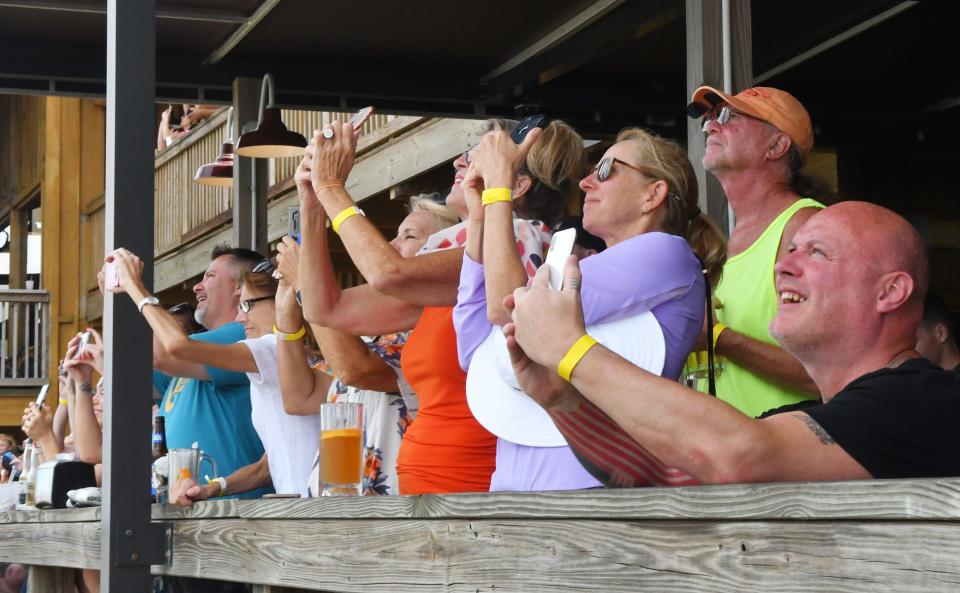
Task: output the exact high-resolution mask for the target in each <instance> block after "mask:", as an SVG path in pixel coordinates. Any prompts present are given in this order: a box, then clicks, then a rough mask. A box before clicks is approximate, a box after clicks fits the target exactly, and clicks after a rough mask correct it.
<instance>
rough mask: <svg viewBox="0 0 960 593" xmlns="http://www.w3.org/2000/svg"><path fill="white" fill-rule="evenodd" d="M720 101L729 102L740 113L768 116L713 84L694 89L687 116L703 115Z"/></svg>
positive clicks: (757, 116)
mask: <svg viewBox="0 0 960 593" xmlns="http://www.w3.org/2000/svg"><path fill="white" fill-rule="evenodd" d="M720 103H727V104H728V105H730V106H731V107H733V108H734V110H736V111H739V112H740V113H744V114H746V115H749V116H752V117H756V118H758V119H763V120H766V118H765V117H764V116H763V115H761V114H759V113H757V112H756V110H755V109H754V108H753V106H752V105H750V104H749V103H746V102H744V101H741V100H740V99H738V98H737V97H736V96H734V95H730V94H728V93H725V92H723V91H721V90H720V89H717V88H714V87H712V86H702V87H700V88H698V89H697V90H695V91H693V95H692V96H691V97H690V103H688V104H687V116H689V117H691V118H693V119H697V118H700V117H703V114H705V113H706V112H708V111H710V110H711V109H713V108H714V107H716V106H717V105H719V104H720Z"/></svg>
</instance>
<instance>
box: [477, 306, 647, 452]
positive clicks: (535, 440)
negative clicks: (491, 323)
mask: <svg viewBox="0 0 960 593" xmlns="http://www.w3.org/2000/svg"><path fill="white" fill-rule="evenodd" d="M587 331H588V332H589V333H590V335H591V336H593V337H594V338H595V339H596V340H597V341H598V342H600V343H601V344H603V345H604V346H606V347H607V348H609V349H611V350H613V351H614V352H616V353H617V354H619V355H620V356H622V357H623V358H625V359H627V360H629V361H630V362H632V363H633V364H635V365H637V366H639V367H641V368H643V369H645V370H647V371H649V372H651V373H654V374H657V375H659V374H660V373H661V372H662V371H663V364H664V361H665V358H666V347H665V342H664V338H663V330H662V329H661V328H660V324H659V322H657V319H656V317H654V315H653V313H650V312H649V311H644V312H641V313H638V314H636V315H633V316H631V317H627V318H625V319H620V320H617V321H612V322H609V323H601V324H597V325H590V326H589V327H587ZM467 403H468V404H469V406H470V411H471V412H472V413H473V415H474V417H475V418H476V419H477V421H478V422H479V423H480V424H481V425H482V426H483V427H484V428H486V429H487V430H488V431H490V432H491V433H493V434H495V435H496V436H498V437H500V438H502V439H505V440H508V441H510V442H512V443H516V444H518V445H525V446H528V447H563V446H566V444H567V441H566V439H564V437H563V435H561V434H560V431H559V430H557V427H556V425H555V424H554V423H553V419H552V418H550V415H549V414H547V412H546V411H545V410H544V409H543V408H542V407H540V404H538V403H536V402H535V401H533V400H532V399H530V396H528V395H527V394H526V393H524V392H523V391H521V390H520V386H519V385H518V384H517V380H516V377H515V376H514V374H513V368H512V367H511V366H510V359H509V356H508V354H507V347H506V341H505V339H504V337H503V333H502V332H501V331H500V328H499V327H494V328H493V329H492V330H491V332H490V335H489V336H487V339H486V341H484V342H483V344H481V345H480V346H479V347H478V348H477V349H476V351H474V354H473V358H472V360H471V361H470V370H469V372H468V373H467Z"/></svg>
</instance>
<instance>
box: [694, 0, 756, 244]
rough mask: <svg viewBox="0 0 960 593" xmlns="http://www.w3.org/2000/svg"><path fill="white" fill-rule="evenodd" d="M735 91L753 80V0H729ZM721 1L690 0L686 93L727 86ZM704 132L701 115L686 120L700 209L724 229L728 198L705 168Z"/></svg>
mask: <svg viewBox="0 0 960 593" xmlns="http://www.w3.org/2000/svg"><path fill="white" fill-rule="evenodd" d="M729 5H730V54H731V55H730V62H731V67H732V82H733V87H732V89H731V90H732V91H733V92H737V91H740V90H742V89H745V88H748V87H750V86H752V81H753V58H752V56H753V53H752V40H751V36H750V0H729ZM722 7H723V3H721V2H720V1H719V0H686V18H687V98H688V99H689V97H690V95H691V94H693V91H694V90H695V89H696V88H697V87H699V86H702V85H710V86H713V87H716V88H719V89H723V83H724V72H723V11H722ZM705 150H706V137H705V136H704V134H703V131H702V129H701V121H700V120H698V119H688V120H687V151H688V154H689V155H690V162H691V163H693V168H694V170H695V171H696V172H697V183H698V185H699V186H700V200H699V201H700V209H701V210H703V211H704V212H706V213H707V214H709V215H710V217H711V218H713V220H714V221H716V223H717V224H718V225H719V226H720V228H722V229H727V228H728V227H729V217H728V211H727V198H726V196H724V195H723V188H722V187H720V183H719V182H718V181H717V180H716V178H715V177H713V175H709V174H707V172H706V171H705V170H704V168H703V155H704V151H705Z"/></svg>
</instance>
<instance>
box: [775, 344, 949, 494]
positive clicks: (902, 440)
mask: <svg viewBox="0 0 960 593" xmlns="http://www.w3.org/2000/svg"><path fill="white" fill-rule="evenodd" d="M791 411H801V412H804V413H806V414H809V415H810V417H811V418H813V419H814V420H816V421H817V424H819V425H820V426H822V427H823V429H824V430H825V431H827V434H829V435H830V436H831V437H833V440H835V441H836V442H837V444H838V445H840V446H841V447H843V450H844V451H846V452H847V453H848V454H849V455H850V456H851V457H853V458H854V459H856V460H857V462H858V463H859V464H860V465H862V466H863V467H864V468H865V469H866V470H867V471H868V472H870V475H872V476H873V477H874V478H934V477H949V476H960V430H958V429H957V423H958V422H960V374H958V373H954V372H951V371H944V370H943V369H941V368H939V367H937V366H934V365H933V364H932V363H930V362H929V361H927V360H926V359H924V358H914V359H911V360H908V361H906V362H904V363H903V364H901V365H900V366H898V367H897V368H894V369H886V368H884V369H880V370H877V371H874V372H872V373H867V374H866V375H863V376H862V377H859V378H857V379H854V380H853V381H852V382H851V383H850V384H849V385H847V386H846V387H844V388H843V390H841V391H840V392H839V393H838V394H836V395H835V396H834V397H833V398H832V399H831V400H830V401H829V402H827V403H825V404H817V403H813V404H811V403H809V402H807V403H805V404H801V405H791V406H784V407H781V408H777V409H775V410H771V411H769V412H766V413H765V414H764V415H763V416H762V417H767V416H771V415H773V414H780V413H783V412H791Z"/></svg>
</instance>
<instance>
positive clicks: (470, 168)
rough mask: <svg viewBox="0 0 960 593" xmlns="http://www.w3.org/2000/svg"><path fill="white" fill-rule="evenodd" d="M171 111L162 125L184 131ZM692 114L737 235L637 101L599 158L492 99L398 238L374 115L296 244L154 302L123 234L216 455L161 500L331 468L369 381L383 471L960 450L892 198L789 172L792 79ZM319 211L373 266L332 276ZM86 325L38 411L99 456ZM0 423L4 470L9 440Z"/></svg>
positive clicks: (489, 479) (242, 490) (177, 425)
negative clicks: (325, 421) (340, 426)
mask: <svg viewBox="0 0 960 593" xmlns="http://www.w3.org/2000/svg"><path fill="white" fill-rule="evenodd" d="M193 107H194V109H192V110H187V112H186V113H185V115H184V116H183V118H181V119H180V122H181V126H182V127H183V125H184V124H183V122H184V121H187V125H186V126H185V127H183V130H185V131H184V133H186V131H189V128H190V125H191V124H192V123H195V122H196V120H197V119H199V118H200V117H201V116H203V108H204V106H193ZM170 111H171V110H170V109H168V110H167V111H166V112H164V117H165V119H164V122H163V123H162V124H161V130H160V134H159V135H158V148H162V146H161V143H166V142H167V141H168V140H167V139H168V138H171V137H174V138H175V137H176V135H175V133H171V134H165V132H166V131H167V127H168V125H169V116H170ZM688 112H689V113H690V115H691V117H696V118H702V121H703V130H704V133H705V134H706V137H707V141H706V154H705V157H704V166H705V168H706V169H707V170H708V171H709V172H710V173H711V174H712V175H714V176H715V177H716V178H717V180H718V181H719V182H720V184H721V186H722V187H723V190H724V192H725V194H726V196H727V198H728V200H729V203H730V205H731V207H732V209H733V214H734V216H735V221H736V224H735V226H734V227H733V229H732V233H731V235H730V238H729V241H727V240H726V239H725V237H724V235H723V233H722V232H720V230H719V229H718V228H717V227H716V225H715V224H714V223H713V222H712V221H711V220H710V219H709V218H708V217H707V216H706V215H705V214H704V213H703V212H701V211H700V208H699V207H698V201H697V200H698V189H697V180H696V176H695V174H694V170H693V167H692V166H691V163H690V161H689V160H688V158H687V156H686V151H685V150H684V149H683V148H682V147H681V146H679V145H677V144H676V143H674V142H673V141H670V140H667V139H664V138H661V137H658V136H656V135H654V134H651V133H649V132H646V131H644V130H641V129H638V128H628V129H625V130H623V131H621V133H620V134H619V135H618V136H617V139H616V141H615V142H614V143H613V144H612V145H611V146H610V147H609V148H608V149H607V150H606V152H604V153H603V155H602V156H601V157H600V158H599V159H598V162H597V163H596V164H595V166H592V167H591V166H590V165H589V164H588V162H587V160H588V159H587V154H586V152H585V150H584V148H583V146H584V143H583V140H582V138H581V137H580V135H579V134H578V133H577V132H576V130H574V129H573V128H571V127H570V126H568V125H566V124H564V123H563V122H559V121H553V122H550V124H549V125H547V126H545V127H543V128H542V129H534V130H532V131H531V132H530V133H529V134H527V135H526V137H525V138H524V139H523V141H522V142H521V143H517V142H515V141H514V139H513V138H511V135H510V134H509V130H510V129H511V128H512V127H513V125H514V122H510V121H504V120H491V121H489V122H488V124H487V129H486V132H485V134H484V135H483V138H482V140H481V141H480V143H479V144H478V145H477V146H475V147H473V148H471V149H470V150H469V151H467V152H465V153H464V154H462V155H460V156H458V157H457V158H456V159H455V160H454V162H453V180H452V185H451V187H450V189H449V191H448V193H447V195H446V198H445V200H444V199H442V198H440V196H439V194H424V195H421V196H417V197H416V198H414V199H412V200H411V202H410V209H409V215H408V216H407V217H406V218H405V219H404V220H403V222H402V223H401V224H400V226H399V227H398V229H397V234H396V237H395V238H394V239H393V240H391V241H388V240H386V239H385V238H383V236H382V235H381V233H380V231H379V230H378V229H377V227H376V226H375V225H374V223H373V222H372V221H370V220H368V219H367V217H366V215H365V214H364V213H363V211H362V210H360V209H359V208H357V207H356V205H355V204H354V201H353V199H352V197H351V196H350V195H349V193H348V191H347V190H346V181H347V178H348V176H349V174H350V171H351V169H352V167H353V164H354V158H355V152H356V141H357V132H355V131H354V130H353V128H352V127H351V126H350V125H349V124H340V123H339V122H334V123H333V124H331V125H330V126H328V127H327V128H325V129H323V130H317V131H316V132H315V134H314V136H313V138H312V139H311V141H310V142H309V145H308V147H307V148H306V150H305V153H304V156H303V159H302V161H301V162H300V164H299V166H298V168H297V171H296V174H295V181H296V187H297V191H298V195H299V201H300V220H301V237H302V239H301V241H302V242H301V243H298V242H297V241H294V240H293V238H290V237H288V238H285V239H284V240H283V241H282V242H281V243H280V244H279V246H278V254H277V256H276V260H275V261H274V260H271V259H269V258H268V257H266V255H267V254H259V253H255V252H252V251H249V250H245V249H238V248H228V247H218V248H217V249H215V250H214V251H213V253H212V257H211V262H210V264H209V266H208V268H207V271H206V272H205V274H204V275H203V279H202V280H201V281H200V282H199V283H197V285H196V286H195V287H194V289H193V291H194V293H195V295H196V301H197V302H196V309H195V311H194V310H193V308H192V307H191V306H190V305H188V304H185V305H178V306H177V307H174V308H173V309H171V310H170V311H167V310H166V309H164V308H163V307H161V306H160V302H159V300H158V299H157V298H156V297H154V296H153V295H151V294H150V293H149V291H148V290H147V289H146V288H145V286H144V285H143V283H142V280H141V273H142V269H143V265H144V264H143V261H142V260H141V259H140V257H141V256H142V255H144V254H139V255H138V254H133V253H130V252H129V251H127V250H125V249H118V250H116V251H114V252H113V253H111V254H109V255H108V256H107V258H106V262H107V264H108V265H112V266H115V267H116V269H117V271H118V277H119V286H116V287H111V288H110V290H113V291H114V292H116V293H118V294H126V295H128V297H129V298H130V299H131V300H132V301H133V302H134V303H135V304H136V305H137V307H138V308H139V309H140V311H141V313H142V314H143V317H144V319H145V321H146V322H147V323H148V324H149V325H150V327H151V328H152V330H153V335H154V366H155V369H156V371H157V373H156V374H155V393H156V396H155V397H156V399H157V403H158V406H159V408H158V414H160V415H162V416H164V418H165V427H166V442H167V445H168V446H169V448H171V449H172V448H188V447H191V446H194V444H197V445H198V446H199V447H200V448H201V449H203V450H204V451H205V452H207V453H208V454H210V455H212V456H213V457H214V458H215V459H216V461H217V463H218V466H219V469H220V474H221V475H220V476H214V477H213V478H210V479H209V480H207V481H202V480H200V477H199V476H191V477H189V478H185V479H181V480H177V481H176V482H175V483H174V484H171V488H170V494H169V501H170V502H171V503H173V504H178V505H191V504H193V503H194V502H196V501H199V500H204V499H209V498H213V497H225V496H226V497H244V498H255V497H260V496H262V495H264V494H265V493H268V492H277V493H281V494H291V495H299V496H311V495H316V494H317V492H318V475H317V465H318V442H319V432H320V429H319V418H318V412H319V410H320V404H321V403H323V402H360V403H362V404H363V408H364V425H365V430H364V439H365V441H364V447H365V452H366V453H365V468H364V483H363V491H364V493H365V494H368V495H391V494H422V493H447V492H485V491H497V490H499V491H504V490H506V491H518V490H526V491H530V490H569V489H580V488H597V487H618V486H642V485H693V484H700V483H713V482H749V481H776V480H836V479H862V478H883V477H932V476H949V475H957V474H958V473H960V464H958V462H957V461H955V460H954V458H953V456H952V455H951V454H950V452H951V451H953V450H954V449H955V448H956V445H957V443H956V440H955V437H953V436H952V435H954V434H955V431H953V430H951V428H950V427H948V426H946V424H945V423H946V422H949V421H950V420H952V419H953V418H955V417H956V415H957V412H958V405H960V403H958V402H960V399H957V388H958V380H960V379H958V375H957V373H956V372H955V371H956V369H957V368H958V366H957V365H960V352H958V349H957V344H956V342H955V325H954V323H953V320H952V316H951V315H950V314H949V310H948V309H947V308H946V307H945V306H944V305H943V303H942V302H940V301H937V300H936V299H927V304H926V307H924V299H925V296H926V289H927V281H928V278H927V275H928V271H927V258H926V253H925V250H924V246H923V243H922V241H921V239H920V237H919V235H918V234H917V232H916V231H915V230H914V229H913V228H912V227H911V226H910V225H909V224H908V223H907V222H906V221H905V220H904V219H903V218H901V217H900V216H898V215H897V214H895V213H893V212H891V211H890V210H887V209H884V208H882V207H880V206H876V205H872V204H868V203H862V202H841V203H839V204H836V205H833V206H830V207H825V202H824V200H822V198H823V195H822V194H820V193H819V192H818V190H817V189H816V184H813V183H811V182H810V180H809V179H807V178H805V177H804V176H803V175H802V174H801V173H800V170H801V167H802V165H803V163H804V161H805V158H806V157H807V155H808V154H809V152H810V150H811V148H812V146H813V130H812V126H811V123H810V117H809V115H808V114H807V111H806V110H805V108H804V107H803V105H801V104H800V102H799V101H797V100H796V99H795V98H794V97H792V96H791V95H790V94H789V93H786V92H784V91H781V90H778V89H772V88H753V89H748V90H745V91H743V92H741V93H739V94H737V95H729V94H726V93H723V92H721V91H719V90H717V89H713V88H709V87H703V88H701V89H698V90H697V91H696V92H695V93H694V95H693V97H692V99H691V103H690V105H689V106H688ZM207 115H208V114H207ZM571 206H574V207H581V210H582V218H580V217H574V218H569V217H568V216H567V215H568V209H569V208H570V207H571ZM558 228H576V229H577V237H578V239H577V245H578V247H577V248H576V250H575V255H574V256H572V257H571V258H570V259H568V261H567V263H566V268H565V271H564V281H563V287H562V289H561V290H555V289H552V288H550V287H549V286H548V281H547V276H548V274H547V272H546V271H545V267H544V266H542V265H541V264H542V263H543V261H544V257H545V255H546V250H547V248H548V246H549V245H550V241H551V233H552V232H553V231H554V230H556V229H558ZM331 231H333V232H334V233H337V234H338V235H339V237H340V239H341V240H342V242H343V245H344V247H345V249H346V251H347V253H348V254H349V256H350V258H351V259H352V260H353V263H354V264H355V265H356V267H357V269H358V270H359V271H360V273H361V274H362V275H363V277H364V278H365V280H366V283H365V284H362V285H360V286H357V287H353V288H347V289H343V288H341V286H340V284H339V283H338V281H337V278H336V276H335V274H334V268H333V262H332V259H331V254H330V249H329V246H328V238H329V233H330V232H331ZM925 310H926V312H925ZM185 312H186V316H185V317H184V313H185ZM190 313H195V322H196V324H199V326H197V325H196V324H192V323H191V321H192V320H191V319H190ZM178 315H179V316H180V318H179V319H178ZM713 319H715V320H716V323H713V322H712V320H713ZM93 336H94V339H93V340H92V341H91V342H90V343H88V344H86V345H84V346H83V347H82V348H81V347H80V344H79V342H80V339H79V337H75V338H74V339H73V340H71V342H70V344H69V348H68V351H67V358H66V360H65V361H64V363H63V369H64V373H63V374H62V375H61V377H60V388H61V390H60V393H61V396H60V397H61V399H60V404H61V405H60V407H59V408H58V409H57V410H56V411H51V410H50V409H49V408H48V407H47V406H41V407H36V406H34V405H31V406H30V407H29V408H28V409H27V410H26V412H25V415H24V430H25V432H26V433H27V434H28V435H29V436H31V437H32V438H33V439H34V442H36V443H38V444H39V445H40V446H41V447H42V449H43V453H44V456H45V457H46V458H50V456H52V455H54V454H55V453H57V452H60V451H61V450H63V449H64V448H65V447H67V446H68V442H69V441H70V440H72V444H73V447H74V448H75V450H76V454H77V456H78V457H79V458H80V459H82V460H85V461H88V462H91V463H98V462H99V460H100V443H101V440H100V427H99V422H100V415H99V411H100V410H99V408H98V405H101V404H98V403H97V402H98V394H99V393H100V392H99V389H100V387H99V386H96V387H95V384H94V383H93V373H94V371H97V372H99V371H101V369H102V359H103V347H102V345H101V342H100V339H99V335H98V334H96V332H94V333H93ZM707 348H711V349H712V350H713V351H714V352H715V353H716V354H717V355H718V356H722V357H723V360H724V362H723V372H722V373H719V374H718V376H717V381H716V397H711V395H710V394H708V393H702V392H699V391H696V390H693V389H690V388H687V387H686V386H684V385H681V384H680V383H679V382H678V381H677V379H678V378H679V377H680V376H681V375H682V371H683V365H684V362H685V361H686V360H687V356H688V354H690V353H691V351H694V352H695V351H698V350H704V349H707ZM923 357H927V358H928V359H929V360H925V359H924V358H923ZM940 367H942V369H941V368H940ZM943 369H947V370H943ZM951 370H952V371H954V372H950V371H951ZM61 409H62V410H63V412H61ZM68 426H69V430H68V429H67V427H68ZM145 431H146V427H145ZM68 433H69V435H70V437H67V439H66V440H65V435H66V434H68ZM145 438H146V432H145ZM0 448H2V449H3V452H2V455H3V460H4V461H3V463H4V466H3V467H4V472H5V474H4V475H9V474H10V473H11V472H14V471H15V467H16V463H15V454H13V455H11V453H10V452H11V451H13V450H14V449H15V443H11V442H9V440H8V439H4V438H0ZM8 457H9V459H8Z"/></svg>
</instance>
